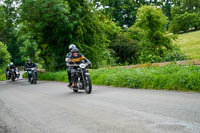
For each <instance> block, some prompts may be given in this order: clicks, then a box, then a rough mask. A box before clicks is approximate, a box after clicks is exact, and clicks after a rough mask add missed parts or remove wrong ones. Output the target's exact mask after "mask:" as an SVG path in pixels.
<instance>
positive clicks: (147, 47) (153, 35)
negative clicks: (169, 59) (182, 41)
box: [130, 5, 173, 62]
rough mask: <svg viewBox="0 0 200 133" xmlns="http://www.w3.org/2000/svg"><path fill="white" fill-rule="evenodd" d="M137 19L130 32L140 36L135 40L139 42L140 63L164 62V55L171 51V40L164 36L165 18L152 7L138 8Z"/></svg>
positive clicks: (158, 10)
mask: <svg viewBox="0 0 200 133" xmlns="http://www.w3.org/2000/svg"><path fill="white" fill-rule="evenodd" d="M137 17H138V18H137V20H136V23H135V24H134V26H133V27H131V30H132V32H134V30H137V31H138V34H141V35H139V36H141V38H136V39H139V41H140V43H139V45H140V46H139V48H140V50H139V51H140V57H139V60H140V62H148V61H150V62H158V61H162V60H164V58H165V56H166V53H167V52H168V51H169V50H172V49H173V45H172V40H171V38H170V37H168V36H167V35H166V25H167V22H168V21H167V17H166V16H165V15H164V14H163V12H162V10H161V9H160V8H156V7H155V6H152V5H151V6H142V7H141V8H139V10H138V13H137ZM131 30H130V31H131ZM136 37H137V36H136Z"/></svg>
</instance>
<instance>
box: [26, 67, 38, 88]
mask: <svg viewBox="0 0 200 133" xmlns="http://www.w3.org/2000/svg"><path fill="white" fill-rule="evenodd" d="M26 71H27V73H28V74H30V75H31V82H30V83H31V84H37V77H36V70H35V68H27V69H26Z"/></svg>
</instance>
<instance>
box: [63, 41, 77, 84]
mask: <svg viewBox="0 0 200 133" xmlns="http://www.w3.org/2000/svg"><path fill="white" fill-rule="evenodd" d="M73 48H76V45H74V44H70V45H69V51H70V52H69V53H68V54H67V55H66V59H65V61H66V63H67V60H68V58H69V57H70V56H71V55H72V52H71V51H72V49H73ZM67 73H68V81H69V85H68V86H69V87H70V86H72V82H71V69H70V67H68V66H67Z"/></svg>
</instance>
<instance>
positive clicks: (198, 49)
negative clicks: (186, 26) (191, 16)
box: [176, 31, 200, 59]
mask: <svg viewBox="0 0 200 133" xmlns="http://www.w3.org/2000/svg"><path fill="white" fill-rule="evenodd" d="M176 43H177V44H178V46H179V47H180V48H181V50H182V51H183V52H184V53H185V54H186V55H187V56H189V57H190V58H191V59H200V31H196V32H190V33H185V34H180V35H178V39H177V40H176Z"/></svg>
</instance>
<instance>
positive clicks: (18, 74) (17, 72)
mask: <svg viewBox="0 0 200 133" xmlns="http://www.w3.org/2000/svg"><path fill="white" fill-rule="evenodd" d="M16 75H17V78H18V79H19V77H20V73H19V70H18V68H16Z"/></svg>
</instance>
